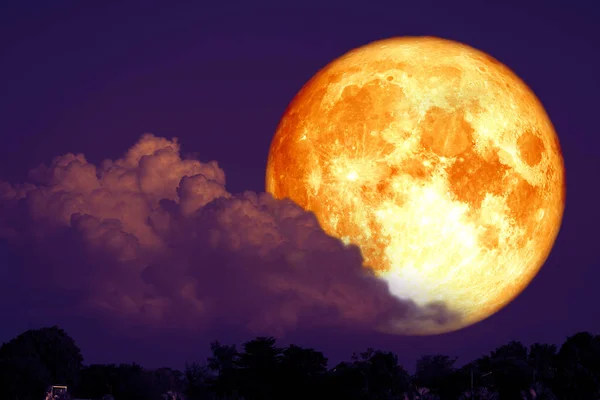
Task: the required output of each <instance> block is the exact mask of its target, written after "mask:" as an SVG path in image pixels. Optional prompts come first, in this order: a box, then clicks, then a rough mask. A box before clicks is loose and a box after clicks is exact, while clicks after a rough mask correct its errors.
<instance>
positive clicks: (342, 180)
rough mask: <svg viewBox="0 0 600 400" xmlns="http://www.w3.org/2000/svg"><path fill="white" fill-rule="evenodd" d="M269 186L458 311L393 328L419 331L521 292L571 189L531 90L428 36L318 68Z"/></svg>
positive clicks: (403, 283)
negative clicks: (435, 320) (443, 317)
mask: <svg viewBox="0 0 600 400" xmlns="http://www.w3.org/2000/svg"><path fill="white" fill-rule="evenodd" d="M266 188H267V191H268V192H270V193H271V194H272V195H273V196H274V197H276V198H289V199H291V200H293V201H294V202H296V203H297V204H299V205H300V206H301V207H303V208H304V209H306V210H309V211H312V212H313V213H314V214H315V215H316V217H317V219H318V221H319V223H320V224H321V226H322V228H323V229H324V230H325V232H327V233H328V234H329V235H332V236H334V237H337V238H339V239H341V240H342V241H343V242H344V243H346V244H354V245H356V246H358V247H359V248H360V250H361V253H362V256H363V259H364V267H365V268H369V269H371V270H372V271H373V272H374V273H375V274H376V275H377V276H378V277H379V278H381V279H384V280H385V281H387V282H388V285H389V289H390V293H391V294H392V295H394V296H396V297H398V298H402V299H410V300H412V301H414V302H415V303H416V304H417V305H421V306H426V305H428V304H431V303H439V302H442V303H444V304H445V305H446V306H447V308H448V309H449V310H450V311H452V312H454V313H456V314H457V315H459V318H458V319H456V320H453V321H450V322H448V323H445V324H436V323H425V322H423V323H414V322H413V323H411V325H410V326H407V324H406V323H401V322H400V321H390V326H391V328H390V327H388V328H386V329H387V330H388V331H389V330H391V331H394V332H398V333H409V334H421V335H426V334H438V333H443V332H450V331H454V330H457V329H460V328H463V327H466V326H469V325H471V324H474V323H476V322H478V321H481V320H483V319H485V318H487V317H489V316H490V315H492V314H494V313H495V312H497V311H498V310H500V309H501V308H502V307H504V306H505V305H506V304H508V303H509V302H510V301H512V300H513V299H514V298H515V297H516V296H517V295H518V294H519V293H521V292H522V291H523V290H524V289H525V288H526V287H527V285H528V284H529V283H530V282H531V280H532V279H533V278H534V277H535V275H536V274H537V272H538V271H539V270H540V268H541V266H542V265H543V264H544V262H545V260H546V258H547V257H548V255H549V253H550V251H551V249H552V246H553V244H554V241H555V239H556V236H557V234H558V231H559V228H560V224H561V220H562V215H563V211H564V206H565V190H566V189H565V188H566V186H565V170H564V162H563V157H562V153H561V149H560V144H559V142H558V137H557V135H556V132H555V130H554V127H553V125H552V123H551V121H550V119H549V117H548V115H547V114H546V112H545V110H544V108H543V106H542V104H541V103H540V101H539V100H538V98H537V97H536V95H535V94H534V93H533V91H532V90H531V89H530V88H529V87H528V86H527V85H526V84H525V83H524V82H523V81H522V80H521V79H519V78H518V77H517V76H516V75H515V73H514V72H512V71H511V70H510V69H509V68H508V67H506V66H505V65H503V64H502V63H500V62H499V61H497V60H495V59H494V58H492V57H491V56H489V55H487V54H485V53H483V52H481V51H479V50H476V49H474V48H472V47H469V46H467V45H464V44H461V43H457V42H453V41H449V40H444V39H440V38H433V37H402V38H392V39H387V40H381V41H377V42H374V43H371V44H368V45H366V46H363V47H360V48H357V49H355V50H352V51H350V52H348V53H346V54H345V55H343V56H341V57H340V58H338V59H336V60H334V61H333V62H331V63H330V64H328V65H327V66H325V67H324V68H323V69H322V70H320V71H319V72H318V73H317V74H316V75H315V76H314V77H313V78H312V79H311V80H310V81H309V82H308V83H306V84H305V85H304V87H303V88H302V89H301V90H300V92H299V93H298V94H297V95H296V96H295V97H294V99H293V100H292V102H291V103H290V105H289V106H288V108H287V110H286V111H285V113H284V115H283V118H282V120H281V122H280V123H279V126H278V127H277V131H276V133H275V136H274V138H273V141H272V143H271V148H270V151H269V159H268V164H267V172H266Z"/></svg>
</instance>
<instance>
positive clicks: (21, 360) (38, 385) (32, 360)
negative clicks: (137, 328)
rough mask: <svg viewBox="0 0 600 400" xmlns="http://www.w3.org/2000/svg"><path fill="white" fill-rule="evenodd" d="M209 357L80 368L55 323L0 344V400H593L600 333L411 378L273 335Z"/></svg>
mask: <svg viewBox="0 0 600 400" xmlns="http://www.w3.org/2000/svg"><path fill="white" fill-rule="evenodd" d="M210 350H211V355H210V356H209V357H208V358H207V359H206V360H199V361H197V362H193V363H190V364H187V365H186V367H185V369H184V371H178V370H175V369H172V368H166V367H165V368H159V369H152V370H150V369H145V368H143V367H142V366H140V365H137V364H120V365H113V364H111V365H99V364H95V365H84V364H83V356H82V355H81V351H80V349H79V348H78V347H77V345H76V344H75V341H74V340H73V339H72V338H71V337H70V336H69V335H68V334H67V333H66V332H65V331H64V330H62V329H61V328H59V327H57V326H53V327H49V328H42V329H35V330H29V331H26V332H24V333H22V334H20V335H18V336H17V337H15V338H14V339H12V340H10V341H9V342H7V343H4V344H3V345H2V346H1V347H0V384H1V385H2V399H3V400H4V399H6V400H17V399H18V400H27V399H31V400H40V399H43V398H44V395H45V393H46V392H47V390H48V387H49V386H50V385H57V384H60V385H67V386H68V387H69V391H70V392H71V395H72V396H73V397H75V398H85V399H103V400H110V399H114V400H121V399H122V400H138V399H139V400H184V399H186V400H204V399H207V400H208V399H210V400H242V399H243V400H271V399H273V400H275V399H277V400H279V399H286V400H287V399H290V400H296V399H297V400H300V399H302V400H305V399H315V400H319V399H328V400H329V399H338V398H339V399H346V400H396V399H397V400H412V399H414V400H417V399H421V400H425V399H429V400H492V399H493V400H520V399H523V400H529V399H531V400H533V399H536V400H563V399H564V400H588V399H589V400H597V399H600V336H597V335H593V334H591V333H588V332H580V333H577V334H575V335H573V336H570V337H568V338H567V339H566V340H565V342H564V343H563V344H562V345H561V346H560V348H557V346H556V345H553V344H544V343H534V344H532V345H531V346H525V345H524V344H523V343H520V342H516V341H511V342H508V343H506V344H505V345H502V346H500V347H498V348H496V349H493V350H492V351H490V352H489V353H488V354H484V355H482V356H481V357H479V358H477V359H475V360H472V361H471V362H468V363H467V364H465V365H463V366H457V365H456V363H457V359H456V358H455V357H453V356H450V355H445V354H426V355H423V356H422V357H420V358H419V359H418V360H417V361H416V365H415V372H414V374H412V375H411V374H409V373H408V372H407V371H406V369H404V367H403V366H401V365H399V363H398V357H397V356H396V355H395V354H393V353H391V352H388V351H384V350H376V349H372V348H369V349H366V350H363V351H361V352H357V353H354V354H352V355H351V357H350V359H349V360H348V361H345V362H341V363H339V364H337V365H334V366H328V360H327V358H326V357H325V355H324V354H323V353H322V352H320V351H318V350H316V349H311V348H304V347H301V346H298V345H294V344H292V345H289V346H287V347H280V346H278V345H277V341H276V339H275V338H273V337H257V338H256V339H254V340H250V341H248V342H245V343H243V344H242V345H241V346H240V347H239V348H238V346H236V345H234V344H223V343H220V342H219V341H214V342H212V343H210Z"/></svg>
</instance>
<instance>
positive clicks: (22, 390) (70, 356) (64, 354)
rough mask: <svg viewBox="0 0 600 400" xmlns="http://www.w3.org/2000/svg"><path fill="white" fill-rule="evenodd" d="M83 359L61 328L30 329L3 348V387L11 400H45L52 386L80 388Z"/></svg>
mask: <svg viewBox="0 0 600 400" xmlns="http://www.w3.org/2000/svg"><path fill="white" fill-rule="evenodd" d="M82 363H83V356H82V355H81V351H80V349H79V347H77V345H76V344H75V341H74V340H73V339H72V338H71V337H70V336H69V335H67V334H66V332H65V331H64V330H62V329H61V328H59V327H57V326H53V327H49V328H41V329H33V330H28V331H26V332H24V333H22V334H20V335H19V336H17V337H16V338H14V339H12V340H11V341H9V342H8V343H5V344H4V345H2V347H0V384H1V386H2V388H3V389H4V391H5V392H6V396H7V397H8V398H19V397H22V396H27V397H35V398H42V397H43V396H44V393H45V391H46V388H47V387H48V386H49V385H52V384H58V383H60V384H65V385H76V384H78V383H79V375H80V371H81V369H82Z"/></svg>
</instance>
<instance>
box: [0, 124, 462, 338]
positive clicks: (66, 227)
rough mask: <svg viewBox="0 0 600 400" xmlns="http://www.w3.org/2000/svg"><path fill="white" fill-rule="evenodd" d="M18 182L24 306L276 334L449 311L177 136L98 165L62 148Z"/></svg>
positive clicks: (3, 195) (0, 223)
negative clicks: (393, 287) (244, 184)
mask: <svg viewBox="0 0 600 400" xmlns="http://www.w3.org/2000/svg"><path fill="white" fill-rule="evenodd" d="M29 180H30V182H29V183H26V184H18V185H11V184H8V183H0V210H1V211H0V237H2V238H4V239H6V240H9V241H10V243H11V246H13V247H14V248H15V249H21V253H22V256H23V257H25V258H26V259H27V260H28V261H27V262H26V263H24V265H26V266H27V267H25V268H24V269H22V270H21V271H20V272H19V278H17V277H15V283H16V284H17V285H20V286H19V291H20V292H21V293H32V292H36V293H43V294H44V295H43V296H41V299H40V300H39V301H38V302H37V303H35V304H33V303H31V304H29V305H28V307H30V308H31V310H30V313H34V311H35V310H38V312H40V313H41V311H40V310H42V309H43V310H44V311H43V312H44V313H46V314H47V313H50V314H52V313H55V314H56V315H59V314H60V315H65V314H69V315H81V316H87V317H89V316H90V315H97V316H109V317H110V318H112V320H114V321H120V322H121V323H122V324H123V325H128V324H129V325H131V324H135V325H137V326H142V327H152V328H156V329H159V328H160V327H165V326H169V327H176V328H178V329H193V330H203V329H211V328H214V327H220V328H223V327H229V328H235V329H243V330H246V331H249V332H251V333H256V334H279V335H284V334H285V333H287V332H290V331H293V330H296V329H298V328H300V327H301V328H302V329H305V328H307V327H308V328H311V327H385V326H386V325H388V324H389V322H390V321H396V322H397V323H398V325H396V326H397V327H398V326H404V327H411V326H414V324H422V323H428V324H437V323H445V322H446V321H447V320H448V319H449V318H452V315H451V314H450V313H449V312H448V311H447V310H445V309H444V307H443V306H442V305H439V304H434V305H432V306H431V307H426V308H419V307H416V306H415V305H414V304H413V303H412V302H410V301H401V300H398V299H397V298H394V297H392V296H391V295H390V294H389V291H388V287H387V284H386V283H385V282H383V281H381V280H378V279H376V278H375V277H374V276H373V275H372V274H371V273H370V272H369V271H368V270H366V269H364V268H363V267H362V259H361V255H360V252H359V251H358V249H357V248H355V247H353V246H349V247H348V246H344V245H343V244H342V243H341V242H340V241H339V240H337V239H335V238H332V237H330V236H328V235H326V234H325V233H324V232H323V231H322V230H321V228H320V227H319V224H318V222H317V220H316V218H315V216H314V215H313V214H312V213H308V212H305V211H304V210H302V209H301V208H300V207H298V206H297V205H296V204H294V203H293V202H291V201H289V200H277V199H274V198H273V197H272V196H270V195H269V194H266V193H253V192H244V193H241V194H231V193H229V192H228V191H227V190H226V187H225V173H224V172H223V170H222V169H221V168H219V166H218V164H217V163H216V162H214V161H211V162H208V163H203V162H200V161H198V160H190V159H182V157H181V156H180V145H179V143H178V141H177V139H172V140H167V139H165V138H159V137H156V136H153V135H151V134H146V135H144V136H142V137H141V139H140V140H139V141H138V142H137V143H136V144H135V145H134V146H133V147H132V148H131V149H130V150H129V151H128V152H127V153H126V154H125V155H124V156H123V157H122V158H120V159H118V160H115V161H111V160H106V161H104V162H102V163H101V164H100V165H99V166H95V165H93V164H91V163H89V162H88V161H87V160H86V158H85V156H84V155H82V154H66V155H63V156H61V157H57V158H55V159H54V160H53V161H52V163H51V164H50V165H48V166H45V165H43V166H40V167H38V168H36V169H34V170H32V171H31V172H30V175H29ZM15 276H16V275H15ZM65 298H68V299H69V300H68V301H62V302H61V301H58V299H65Z"/></svg>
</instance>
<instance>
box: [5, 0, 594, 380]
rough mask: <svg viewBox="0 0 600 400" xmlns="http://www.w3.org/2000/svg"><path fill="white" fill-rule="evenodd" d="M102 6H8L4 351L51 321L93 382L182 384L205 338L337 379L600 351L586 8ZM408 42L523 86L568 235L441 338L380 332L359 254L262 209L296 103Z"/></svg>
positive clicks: (290, 209) (379, 295) (301, 219)
mask: <svg viewBox="0 0 600 400" xmlns="http://www.w3.org/2000/svg"><path fill="white" fill-rule="evenodd" d="M101 3H102V4H101V5H100V3H97V4H95V5H91V4H92V3H89V2H62V1H61V2H42V1H39V2H34V1H29V2H24V1H7V2H2V6H1V7H2V8H0V139H1V140H0V318H1V320H2V323H1V324H0V342H3V341H7V340H9V339H11V338H12V337H13V336H15V335H17V334H18V333H20V332H22V331H24V330H26V329H30V328H36V327H40V326H43V325H53V324H59V325H60V326H61V327H64V328H65V329H66V330H67V332H68V333H69V334H71V335H72V336H73V337H74V338H75V340H76V342H77V343H78V344H79V346H80V347H81V348H82V352H83V354H84V356H85V359H86V362H87V363H95V362H131V361H136V362H138V363H141V364H142V365H144V366H148V367H156V366H162V365H169V366H174V367H181V366H183V362H184V361H186V360H198V359H200V358H203V357H205V356H206V355H207V352H208V350H209V346H208V345H209V342H210V341H211V340H214V339H220V340H221V341H223V342H226V343H240V342H241V341H243V340H247V339H250V338H252V337H254V336H256V335H258V334H267V335H276V336H278V337H280V338H281V343H283V344H286V343H290V342H295V343H296V344H299V345H303V346H314V347H316V348H317V349H319V350H322V351H324V352H325V354H326V355H327V356H329V357H330V358H331V359H332V360H340V359H345V358H349V356H350V355H351V353H352V352H353V351H360V350H364V349H365V348H367V347H375V348H378V349H381V350H390V351H394V352H396V353H397V354H398V355H399V358H400V361H401V362H402V363H404V364H405V365H406V366H407V367H408V368H409V369H411V370H412V368H413V364H414V361H415V360H416V358H417V357H418V356H419V355H421V354H425V353H437V352H441V353H444V354H448V355H454V356H458V357H459V364H462V363H464V362H467V361H468V360H469V359H470V358H472V357H477V356H479V355H480V354H482V353H483V352H487V351H489V350H491V349H493V348H494V347H496V346H498V345H501V344H504V343H506V342H508V341H509V340H521V341H523V342H524V343H525V344H531V343H533V342H535V341H540V342H550V343H558V344H560V343H561V342H562V341H563V340H564V338H565V337H566V336H567V335H571V334H573V333H576V332H578V331H582V330H588V331H592V332H596V333H599V332H600V309H599V308H598V307H597V304H599V303H600V299H599V297H600V294H599V293H600V292H599V291H598V282H599V280H600V263H599V262H598V255H597V254H598V245H597V243H598V238H599V237H600V236H599V235H598V226H599V225H600V208H599V206H598V196H599V195H600V189H599V187H598V184H597V182H598V173H600V158H599V157H598V148H599V147H600V136H598V135H597V130H598V128H597V125H598V123H597V119H598V105H599V104H600V103H599V101H598V93H600V83H599V82H600V79H599V78H598V71H600V53H599V52H598V49H599V48H600V34H598V29H597V20H598V17H600V12H599V10H598V6H597V5H596V6H595V5H594V2H593V1H591V0H588V1H585V0H579V1H569V2H567V1H564V2H559V1H517V2H512V1H511V2H508V1H496V2H492V1H489V2H487V1H455V2H448V1H425V0H421V1H412V2H404V1H389V2H373V3H372V5H368V4H369V3H368V2H362V4H360V3H359V2H354V3H356V5H352V3H353V2H349V1H341V0H335V1H334V0H332V1H312V0H311V1H302V2H289V3H286V2H283V1H278V2H275V1H247V2H239V4H235V3H233V2H223V5H222V6H219V5H218V3H219V2H216V1H212V2H203V1H197V2H179V3H178V4H180V5H175V6H170V7H167V6H166V4H167V2H140V3H134V2H119V3H127V5H123V4H118V3H117V2H114V4H113V5H111V2H101ZM174 3H177V2H174ZM205 3H211V4H210V5H204V4H205ZM159 4H162V5H159ZM406 35H428V36H439V37H442V38H447V39H453V40H457V41H460V42H464V43H466V44H468V45H471V46H473V47H475V48H478V49H480V50H483V51H485V52H487V53H489V54H491V55H492V56H494V57H495V58H497V59H498V60H500V61H501V62H503V63H505V64H506V65H508V66H509V67H510V68H511V69H512V70H513V71H515V72H516V73H517V75H519V76H520V77H521V78H522V79H523V80H524V81H525V82H526V83H527V84H528V85H529V86H530V87H531V88H532V89H533V90H534V92H535V93H536V94H537V96H538V97H539V98H540V100H541V101H542V103H543V104H544V106H545V108H546V111H547V113H548V114H549V116H550V118H551V120H552V122H553V123H554V125H555V128H556V131H557V133H558V135H559V139H560V142H561V145H562V149H563V153H564V157H565V166H566V173H567V205H566V209H565V214H564V218H563V224H562V228H561V231H560V233H559V236H558V239H557V241H556V245H555V247H554V249H553V251H552V253H551V255H550V257H549V259H548V261H547V262H546V264H545V266H544V267H543V268H542V270H541V271H540V273H539V274H538V276H537V277H536V278H535V279H534V280H533V282H532V283H531V285H530V286H529V287H528V288H527V289H526V290H525V291H524V292H523V293H522V294H521V295H520V296H519V297H518V298H517V299H516V300H514V301H513V302H512V303H510V304H509V305H508V306H507V307H506V308H504V309H503V310H501V311H500V312H498V313H497V314H496V315H494V316H492V317H490V318H489V319H487V320H485V321H483V322H480V323H478V324H476V325H474V326H471V327H469V328H466V329H463V330H460V331H457V332H453V333H450V334H445V335H439V336H433V337H403V336H392V335H384V334H380V333H375V332H372V331H371V330H370V329H369V326H372V324H373V322H374V321H376V320H377V318H380V317H381V315H384V314H385V313H389V312H400V313H402V312H405V313H410V310H409V308H410V307H409V306H408V305H405V304H389V299H387V298H386V296H385V294H384V293H383V292H382V288H381V286H380V285H377V283H374V282H365V281H361V278H359V277H358V274H357V271H356V268H357V265H359V264H360V260H359V259H358V257H357V254H356V252H354V251H353V250H352V249H347V248H344V247H343V246H341V245H340V244H339V243H338V242H337V241H335V240H331V239H328V238H327V237H326V236H325V235H324V234H323V233H322V232H320V231H319V228H318V226H316V225H315V221H314V219H313V218H312V217H311V216H310V215H308V214H304V213H302V212H301V211H300V210H298V209H297V208H296V207H294V205H292V204H289V203H287V202H279V201H275V200H272V199H270V198H269V197H268V196H265V195H264V194H263V195H261V192H264V176H265V167H266V161H267V155H268V150H269V145H270V142H271V139H272V137H273V134H274V131H275V128H276V126H277V123H278V122H279V119H280V118H281V116H282V113H283V112H284V110H285V108H286V106H287V105H288V103H289V102H290V101H291V99H292V98H293V96H294V95H295V94H296V93H297V91H298V90H299V89H300V88H301V86H302V85H303V84H304V83H305V82H306V81H307V80H308V79H309V78H310V77H311V76H312V75H313V74H315V73H316V72H317V71H318V70H319V69H320V68H322V67H323V66H325V65H326V64H327V63H328V62H330V61H332V60H333V59H335V58H336V57H338V56H340V55H342V54H344V53H345V52H347V51H348V50H350V49H352V48H355V47H357V46H360V45H364V44H367V43H369V42H372V41H374V40H378V39H383V38H387V37H393V36H406ZM144 133H152V134H153V135H154V136H144V137H142V135H143V134H144ZM173 137H177V138H178V143H179V145H181V151H180V153H177V150H178V145H174V144H173V142H167V140H171V139H172V138H173ZM136 143H137V144H136ZM130 149H131V150H130ZM142 155H149V157H146V158H145V159H144V160H142V161H140V158H141V156H142ZM57 157H60V158H57ZM106 159H109V160H113V161H111V162H105V161H104V160H106ZM53 160H54V161H53ZM194 160H199V161H194ZM212 160H215V161H216V162H217V163H218V165H217V164H216V163H212V162H211V161H212ZM41 164H44V165H45V166H46V167H39V166H40V165H41ZM185 175H188V176H196V177H197V178H189V179H187V181H186V182H182V183H181V184H180V180H181V178H182V177H183V176H185ZM225 178H226V186H225V187H224V183H225ZM25 182H29V184H28V185H26V186H22V185H21V186H20V185H19V184H22V183H25ZM178 185H179V186H180V187H179V191H178V192H177V189H176V188H177V187H178ZM100 186H102V188H103V189H102V190H100V191H99V190H97V189H98V188H99V187H100ZM245 191H249V192H247V193H246V194H242V192H245ZM222 196H225V197H222ZM216 197H220V199H217V200H215V201H212V202H211V201H210V200H212V199H214V198H216ZM161 199H162V200H161ZM177 199H179V200H177ZM159 200H160V202H159ZM150 203H152V204H154V206H153V207H154V208H152V209H150V208H149V206H148V204H150ZM177 203H179V204H177ZM199 208H202V212H201V213H198V215H196V214H193V213H192V212H191V211H189V210H192V211H193V210H197V209H199ZM188 211H189V212H188ZM186 213H187V214H186ZM192 214H193V215H192ZM149 221H150V222H149ZM150 225H151V226H150ZM284 239H285V240H284ZM283 241H285V242H286V243H285V244H282V243H283ZM302 254H303V255H302ZM298 257H299V258H298ZM298 259H301V260H302V262H300V264H302V268H305V270H300V267H297V264H295V263H296V261H297V260H298ZM294 260H296V261H294ZM328 285H329V286H328ZM331 285H335V290H331V287H332V286H331ZM333 292H335V293H334V294H331V293H333ZM323 293H326V294H323ZM333 297H335V298H333ZM403 307H404V308H403ZM386 315H387V314H386Z"/></svg>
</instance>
